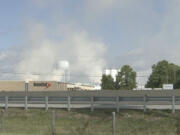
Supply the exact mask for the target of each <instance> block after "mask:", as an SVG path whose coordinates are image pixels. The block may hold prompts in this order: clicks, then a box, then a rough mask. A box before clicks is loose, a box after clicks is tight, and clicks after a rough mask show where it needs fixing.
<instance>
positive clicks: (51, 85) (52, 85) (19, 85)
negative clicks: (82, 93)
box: [0, 81, 94, 91]
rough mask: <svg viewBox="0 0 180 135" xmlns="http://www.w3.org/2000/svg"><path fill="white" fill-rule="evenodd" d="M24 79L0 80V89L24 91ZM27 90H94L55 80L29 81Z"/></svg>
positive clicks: (88, 86)
mask: <svg viewBox="0 0 180 135" xmlns="http://www.w3.org/2000/svg"><path fill="white" fill-rule="evenodd" d="M25 84H26V82H25V81H0V91H24V90H25ZM28 90H29V91H66V90H94V86H90V85H81V84H73V83H63V82H56V81H29V82H28Z"/></svg>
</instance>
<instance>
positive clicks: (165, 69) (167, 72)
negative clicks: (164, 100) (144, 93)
mask: <svg viewBox="0 0 180 135" xmlns="http://www.w3.org/2000/svg"><path fill="white" fill-rule="evenodd" d="M136 77H137V73H136V72H135V71H134V70H133V68H132V67H131V66H129V65H124V66H123V67H122V68H121V70H120V71H119V72H118V74H117V76H116V79H115V80H114V78H113V77H112V76H111V75H105V74H104V75H103V76H102V80H101V87H102V89H103V90H132V89H134V88H136V87H137V82H136ZM163 84H173V85H174V88H175V89H179V88H180V66H178V65H176V64H174V63H169V62H168V61H167V60H162V61H159V62H158V63H157V64H154V65H153V66H152V73H151V75H150V76H149V78H148V81H147V83H146V85H145V87H146V88H162V87H163Z"/></svg>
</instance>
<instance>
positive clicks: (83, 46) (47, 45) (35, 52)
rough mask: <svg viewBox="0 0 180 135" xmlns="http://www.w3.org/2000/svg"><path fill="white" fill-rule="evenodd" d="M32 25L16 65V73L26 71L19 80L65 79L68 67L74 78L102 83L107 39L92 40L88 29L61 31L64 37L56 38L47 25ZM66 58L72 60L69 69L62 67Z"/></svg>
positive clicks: (68, 60) (79, 80)
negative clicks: (52, 35)
mask: <svg viewBox="0 0 180 135" xmlns="http://www.w3.org/2000/svg"><path fill="white" fill-rule="evenodd" d="M28 27H29V29H28V36H27V37H28V39H27V41H26V45H25V46H22V47H23V49H22V51H21V53H20V55H19V57H20V60H19V61H18V62H17V65H16V67H15V72H17V73H25V74H22V75H20V76H18V79H19V80H56V81H62V80H63V77H64V74H65V70H68V71H69V72H71V75H72V77H71V80H70V81H74V82H92V83H99V82H100V79H101V78H100V77H99V76H101V75H102V71H103V68H104V67H105V64H106V62H105V60H104V54H105V51H106V49H105V45H104V43H103V42H100V41H96V40H94V39H91V38H90V37H89V36H88V34H87V32H85V31H76V30H67V31H66V30H63V31H58V32H59V33H61V36H59V37H57V38H56V39H55V38H51V37H50V34H49V31H48V29H47V28H46V27H45V25H42V24H31V25H29V26H28ZM58 39H61V40H58ZM63 60H66V61H67V62H68V63H69V65H70V67H69V68H68V69H64V68H63V67H61V66H58V63H59V62H60V61H63Z"/></svg>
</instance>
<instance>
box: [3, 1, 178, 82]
mask: <svg viewBox="0 0 180 135" xmlns="http://www.w3.org/2000/svg"><path fill="white" fill-rule="evenodd" d="M179 13H180V1H179V0H158V1H157V0H149V1H145V0H76V1H74V0H68V1H67V0H16V1H12V0H6V1H5V0H0V71H1V74H2V75H1V77H0V79H1V80H9V79H18V80H24V79H34V80H39V79H46V80H58V79H59V78H60V79H63V75H64V73H65V69H63V68H62V65H59V64H58V63H60V62H61V61H66V62H68V63H69V65H70V67H69V68H68V71H67V74H71V76H74V78H73V77H72V78H70V79H69V80H72V81H80V82H87V81H89V82H94V83H98V82H99V81H100V77H99V76H100V75H101V74H102V71H103V69H105V68H120V67H121V66H122V65H125V64H129V65H131V66H132V67H133V69H134V70H135V71H137V72H138V73H139V74H140V75H145V76H146V75H148V74H149V72H150V71H151V66H152V65H153V64H155V63H157V62H158V61H160V60H164V59H166V60H168V61H170V62H173V63H175V64H179V65H180V53H179V50H180V38H179V31H180V14H179ZM66 70H67V69H66ZM2 72H13V73H22V74H16V75H13V74H8V73H6V74H5V73H2ZM24 73H25V74H24ZM32 73H34V74H43V75H41V76H40V75H39V76H38V75H32ZM52 74H53V75H52ZM57 75H59V76H57ZM78 76H79V77H78ZM89 76H91V77H89ZM77 78H78V79H77ZM141 79H142V80H146V79H147V78H141ZM141 79H140V80H141ZM142 80H141V81H140V83H144V81H142Z"/></svg>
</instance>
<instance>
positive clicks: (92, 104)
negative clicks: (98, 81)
mask: <svg viewBox="0 0 180 135" xmlns="http://www.w3.org/2000/svg"><path fill="white" fill-rule="evenodd" d="M93 111H94V97H93V96H92V97H91V112H93Z"/></svg>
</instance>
